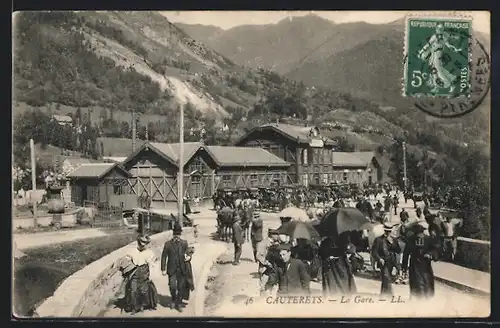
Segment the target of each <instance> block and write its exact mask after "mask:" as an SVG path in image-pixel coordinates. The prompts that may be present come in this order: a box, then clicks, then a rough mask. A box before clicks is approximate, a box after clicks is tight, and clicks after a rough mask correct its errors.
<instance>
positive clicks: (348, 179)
mask: <svg viewBox="0 0 500 328" xmlns="http://www.w3.org/2000/svg"><path fill="white" fill-rule="evenodd" d="M332 167H333V174H332V180H333V181H334V182H337V183H354V184H360V185H364V184H368V185H371V184H375V183H380V182H382V179H383V171H382V168H381V166H380V164H379V162H378V161H377V158H376V157H375V154H374V153H373V152H335V153H334V155H333V163H332Z"/></svg>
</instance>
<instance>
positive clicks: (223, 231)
mask: <svg viewBox="0 0 500 328" xmlns="http://www.w3.org/2000/svg"><path fill="white" fill-rule="evenodd" d="M235 213H236V212H235V210H233V209H232V208H230V207H229V206H224V207H223V208H221V209H220V210H219V211H218V212H217V233H218V235H219V239H220V240H222V241H225V242H229V241H230V238H231V237H232V232H233V219H234V216H235Z"/></svg>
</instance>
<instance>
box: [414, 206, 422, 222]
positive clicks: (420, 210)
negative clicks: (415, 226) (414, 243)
mask: <svg viewBox="0 0 500 328" xmlns="http://www.w3.org/2000/svg"><path fill="white" fill-rule="evenodd" d="M415 213H416V214H417V218H418V219H419V220H420V218H422V209H421V208H420V207H417V210H416V211H415Z"/></svg>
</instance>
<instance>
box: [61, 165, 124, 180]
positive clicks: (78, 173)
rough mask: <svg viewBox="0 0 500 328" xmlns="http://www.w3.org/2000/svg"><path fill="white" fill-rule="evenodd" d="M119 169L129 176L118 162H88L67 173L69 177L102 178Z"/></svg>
mask: <svg viewBox="0 0 500 328" xmlns="http://www.w3.org/2000/svg"><path fill="white" fill-rule="evenodd" d="M113 169H119V170H121V171H122V172H123V173H125V175H126V176H129V175H130V173H128V172H127V171H126V170H125V169H123V168H122V167H121V166H120V165H118V164H117V163H87V164H82V165H80V166H79V167H77V168H76V169H75V170H73V171H72V172H71V173H69V174H68V175H67V177H68V178H79V179H85V178H86V179H102V178H103V177H104V176H106V175H107V174H108V173H109V172H111V170H113Z"/></svg>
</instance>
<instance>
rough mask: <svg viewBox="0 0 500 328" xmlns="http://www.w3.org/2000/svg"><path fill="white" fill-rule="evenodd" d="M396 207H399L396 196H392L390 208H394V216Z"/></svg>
mask: <svg viewBox="0 0 500 328" xmlns="http://www.w3.org/2000/svg"><path fill="white" fill-rule="evenodd" d="M398 205H399V200H398V196H397V195H394V197H392V206H394V214H395V215H397V214H398Z"/></svg>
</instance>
